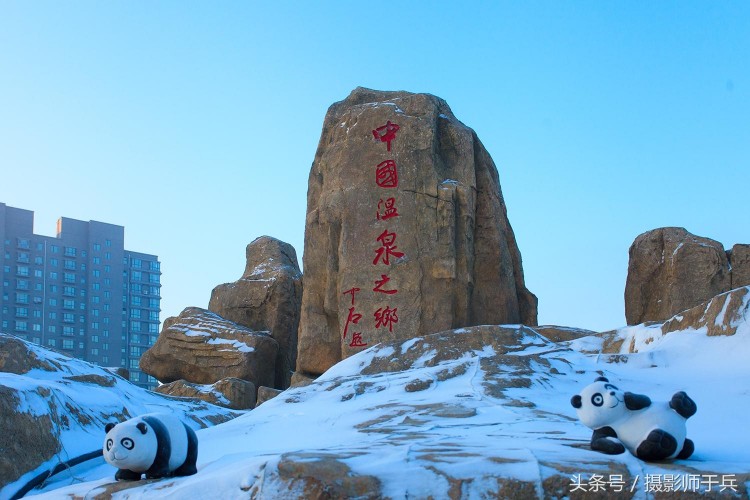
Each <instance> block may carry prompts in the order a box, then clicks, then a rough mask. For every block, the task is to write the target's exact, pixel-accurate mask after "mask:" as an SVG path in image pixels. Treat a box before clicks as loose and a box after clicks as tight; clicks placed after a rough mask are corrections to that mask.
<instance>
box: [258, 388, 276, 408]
mask: <svg viewBox="0 0 750 500" xmlns="http://www.w3.org/2000/svg"><path fill="white" fill-rule="evenodd" d="M281 392H282V391H280V390H278V389H272V388H270V387H258V400H257V401H256V402H255V406H256V408H257V407H258V406H260V405H262V404H263V403H265V402H266V401H268V400H269V399H273V398H275V397H276V396H278V395H279V394H281Z"/></svg>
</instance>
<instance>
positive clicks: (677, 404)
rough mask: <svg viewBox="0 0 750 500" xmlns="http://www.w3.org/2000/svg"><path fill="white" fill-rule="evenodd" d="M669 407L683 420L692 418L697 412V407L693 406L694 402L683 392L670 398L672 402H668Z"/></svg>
mask: <svg viewBox="0 0 750 500" xmlns="http://www.w3.org/2000/svg"><path fill="white" fill-rule="evenodd" d="M669 407H670V408H672V409H673V410H674V411H676V412H677V413H678V414H680V416H682V417H683V418H685V419H688V418H690V417H692V416H693V415H695V412H697V411H698V406H697V405H696V404H695V401H693V400H692V399H690V396H688V395H687V393H685V392H684V391H680V392H678V393H676V394H675V395H674V396H672V400H671V401H670V402H669Z"/></svg>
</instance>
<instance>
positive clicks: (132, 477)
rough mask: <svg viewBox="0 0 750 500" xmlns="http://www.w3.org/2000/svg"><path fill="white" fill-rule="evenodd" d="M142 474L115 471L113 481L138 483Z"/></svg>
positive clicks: (120, 470) (124, 470) (123, 470)
mask: <svg viewBox="0 0 750 500" xmlns="http://www.w3.org/2000/svg"><path fill="white" fill-rule="evenodd" d="M141 475H142V473H140V472H133V471H132V470H127V469H117V472H116V473H115V481H140V480H141Z"/></svg>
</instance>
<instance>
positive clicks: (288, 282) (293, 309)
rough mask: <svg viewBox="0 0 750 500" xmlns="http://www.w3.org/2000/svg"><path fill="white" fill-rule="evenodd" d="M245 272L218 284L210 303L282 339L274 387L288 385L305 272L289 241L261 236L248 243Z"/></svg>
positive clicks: (294, 358) (223, 314)
mask: <svg viewBox="0 0 750 500" xmlns="http://www.w3.org/2000/svg"><path fill="white" fill-rule="evenodd" d="M245 254H246V258H247V263H246V265H245V272H244V273H243V274H242V277H241V278H240V279H239V280H237V281H236V282H234V283H226V284H223V285H219V286H217V287H216V288H214V290H213V292H212V293H211V300H210V302H209V303H208V309H209V310H210V311H212V312H215V313H216V314H218V315H219V316H221V317H223V318H226V319H228V320H230V321H233V322H235V323H237V324H239V325H242V326H246V327H248V328H250V329H252V330H257V331H268V332H270V334H271V337H273V338H274V339H275V340H276V342H278V344H279V351H278V354H277V357H276V375H275V382H274V387H277V388H280V389H284V388H286V387H289V382H290V377H291V374H292V372H293V371H294V368H295V364H296V361H297V329H298V328H299V315H300V305H301V302H302V273H301V272H300V269H299V265H298V264H297V254H296V252H295V251H294V248H293V247H292V246H291V245H289V244H288V243H284V242H283V241H279V240H277V239H275V238H271V237H269V236H262V237H260V238H257V239H256V240H255V241H253V242H252V243H250V244H249V245H247V249H246V251H245Z"/></svg>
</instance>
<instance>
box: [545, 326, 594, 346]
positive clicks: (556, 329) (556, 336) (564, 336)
mask: <svg viewBox="0 0 750 500" xmlns="http://www.w3.org/2000/svg"><path fill="white" fill-rule="evenodd" d="M534 330H536V331H537V333H539V334H540V335H542V336H543V337H544V338H546V339H549V340H551V341H552V342H566V341H568V340H575V339H579V338H581V337H588V336H590V335H596V332H594V331H591V330H586V329H583V328H572V327H569V326H558V325H544V326H537V327H536V328H534Z"/></svg>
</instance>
